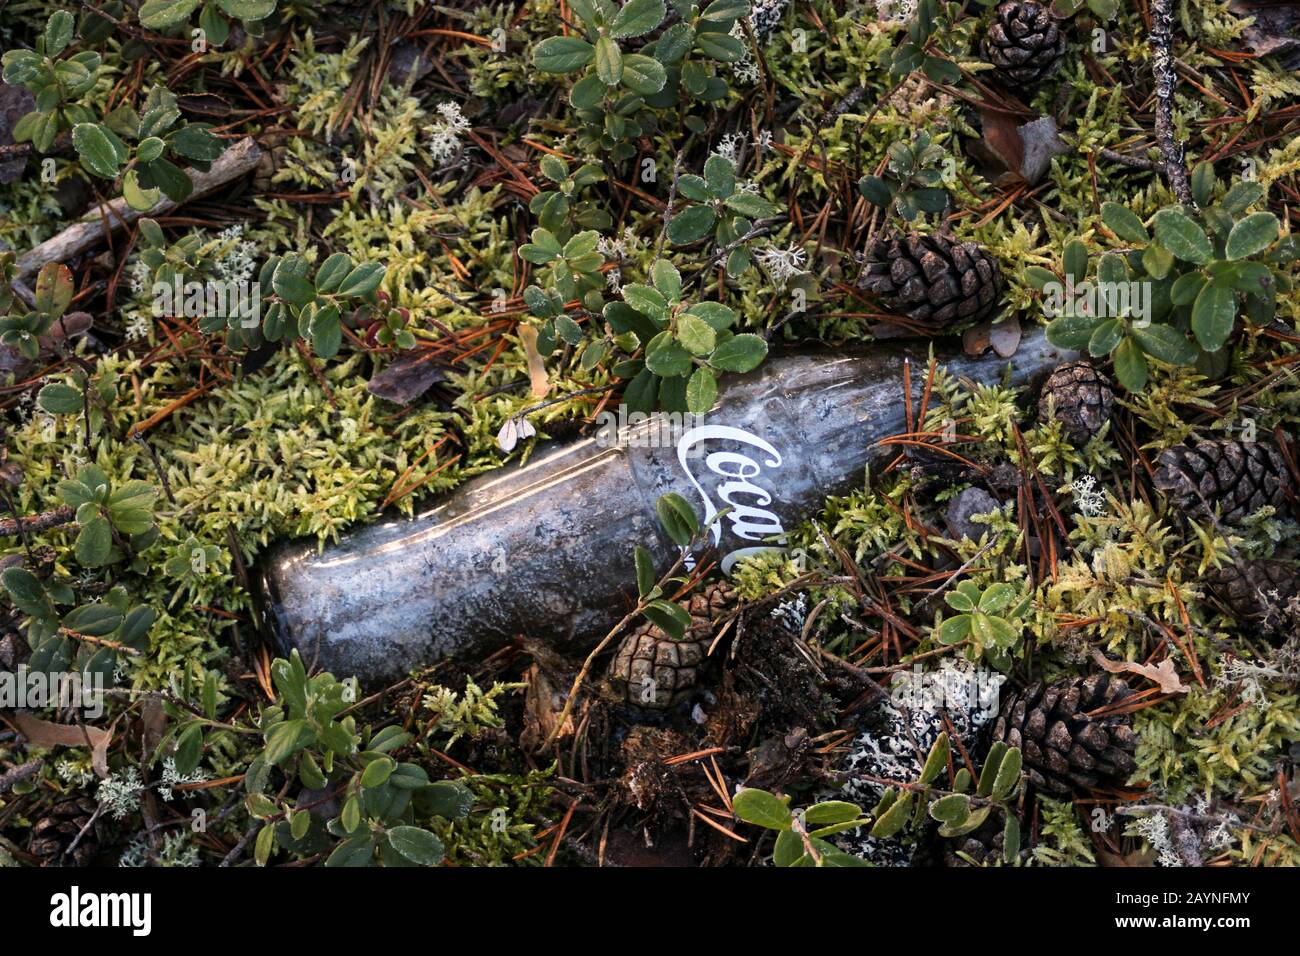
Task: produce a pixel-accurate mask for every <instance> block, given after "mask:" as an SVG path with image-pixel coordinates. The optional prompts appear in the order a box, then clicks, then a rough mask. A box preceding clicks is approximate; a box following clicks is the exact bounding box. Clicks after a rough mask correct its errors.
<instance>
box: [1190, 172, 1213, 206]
mask: <svg viewBox="0 0 1300 956" xmlns="http://www.w3.org/2000/svg"><path fill="white" fill-rule="evenodd" d="M1216 185H1217V182H1216V180H1215V178H1214V164H1213V163H1210V162H1200V163H1197V164H1196V167H1195V168H1194V169H1193V170H1192V198H1193V199H1194V200H1196V205H1198V206H1208V205H1209V204H1210V200H1212V199H1213V198H1214V187H1215V186H1216Z"/></svg>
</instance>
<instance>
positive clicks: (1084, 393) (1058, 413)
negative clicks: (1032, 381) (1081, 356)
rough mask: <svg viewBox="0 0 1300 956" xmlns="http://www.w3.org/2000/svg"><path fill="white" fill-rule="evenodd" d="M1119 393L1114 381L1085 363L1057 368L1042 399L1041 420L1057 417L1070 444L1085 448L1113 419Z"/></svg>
mask: <svg viewBox="0 0 1300 956" xmlns="http://www.w3.org/2000/svg"><path fill="white" fill-rule="evenodd" d="M1114 406H1115V392H1114V390H1113V389H1112V388H1111V385H1110V379H1109V378H1107V377H1106V376H1105V375H1103V374H1102V373H1101V372H1099V371H1097V370H1096V369H1095V368H1093V367H1092V365H1091V364H1089V363H1088V362H1085V361H1078V362H1066V363H1064V364H1062V365H1058V366H1056V368H1055V369H1054V370H1053V371H1052V374H1051V375H1050V376H1048V379H1047V381H1046V382H1045V383H1043V390H1042V392H1041V393H1040V394H1039V396H1038V420H1039V421H1041V422H1048V421H1051V420H1052V419H1053V418H1055V419H1056V420H1057V421H1059V422H1060V423H1061V426H1062V428H1063V429H1064V431H1065V434H1066V436H1067V437H1069V439H1070V441H1072V442H1074V443H1075V444H1076V445H1082V444H1084V443H1085V442H1087V441H1088V439H1090V438H1091V437H1092V436H1093V435H1095V434H1097V432H1099V431H1101V426H1102V425H1104V424H1106V422H1107V421H1109V420H1110V413H1111V410H1112V409H1113V408H1114Z"/></svg>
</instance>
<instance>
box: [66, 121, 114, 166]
mask: <svg viewBox="0 0 1300 956" xmlns="http://www.w3.org/2000/svg"><path fill="white" fill-rule="evenodd" d="M110 135H111V134H110V133H109V132H108V130H107V129H105V128H104V127H103V126H100V125H99V124H98V123H78V124H77V125H76V126H74V127H73V128H72V145H73V146H74V147H76V150H77V156H78V158H79V159H80V160H81V165H82V166H84V167H85V168H86V169H87V170H89V171H90V172H92V173H94V174H95V175H96V176H99V177H100V178H102V179H115V178H117V170H118V168H119V167H120V166H121V161H120V160H119V159H118V155H117V150H116V149H114V147H113V141H112V140H110V139H109V136H110Z"/></svg>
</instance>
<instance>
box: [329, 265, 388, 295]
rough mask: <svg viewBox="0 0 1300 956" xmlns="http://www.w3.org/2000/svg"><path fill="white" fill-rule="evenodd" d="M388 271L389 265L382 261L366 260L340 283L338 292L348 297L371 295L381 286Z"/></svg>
mask: <svg viewBox="0 0 1300 956" xmlns="http://www.w3.org/2000/svg"><path fill="white" fill-rule="evenodd" d="M387 271H388V267H387V266H385V265H384V264H383V263H382V262H364V263H362V264H361V265H359V266H357V267H356V268H355V269H353V270H352V271H351V272H349V273H348V274H347V277H346V278H344V280H343V281H342V282H341V283H339V289H338V293H337V294H338V295H340V296H345V297H348V298H351V297H358V298H359V297H361V296H366V295H369V294H370V293H372V292H374V291H375V290H376V289H378V288H379V286H380V284H381V283H382V282H383V281H384V274H385V273H386V272H387Z"/></svg>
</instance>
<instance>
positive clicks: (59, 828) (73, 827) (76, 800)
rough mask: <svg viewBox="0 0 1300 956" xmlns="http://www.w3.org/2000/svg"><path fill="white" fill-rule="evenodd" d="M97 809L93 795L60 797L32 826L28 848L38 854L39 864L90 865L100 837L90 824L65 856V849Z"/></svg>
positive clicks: (35, 854) (97, 850) (95, 853)
mask: <svg viewBox="0 0 1300 956" xmlns="http://www.w3.org/2000/svg"><path fill="white" fill-rule="evenodd" d="M96 809H97V805H96V803H95V801H94V799H92V798H91V797H88V796H85V795H80V794H72V795H70V796H66V797H61V798H59V799H58V800H56V801H55V802H54V805H53V806H52V807H50V810H49V812H48V813H46V814H45V816H43V817H42V818H41V819H40V820H37V821H36V825H35V826H33V827H32V835H31V839H30V841H29V843H28V844H27V851H28V852H29V853H31V854H32V855H33V856H36V857H39V858H40V859H41V865H42V866H89V865H90V864H91V863H92V862H93V861H94V859H95V856H96V855H97V854H98V853H99V840H98V838H97V834H96V833H95V829H94V828H93V827H92V828H91V829H90V830H88V831H87V832H86V835H85V836H83V837H82V838H81V842H80V843H78V844H77V848H76V849H75V850H73V851H72V852H71V853H70V854H68V855H66V856H65V855H64V852H65V851H66V850H67V848H68V846H70V845H71V843H72V841H73V840H75V839H77V834H78V833H80V832H81V831H82V829H83V828H84V827H85V826H86V824H87V823H89V822H90V819H91V817H93V816H94V815H95V810H96Z"/></svg>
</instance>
